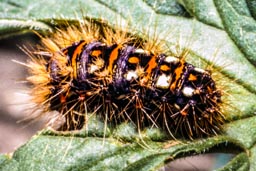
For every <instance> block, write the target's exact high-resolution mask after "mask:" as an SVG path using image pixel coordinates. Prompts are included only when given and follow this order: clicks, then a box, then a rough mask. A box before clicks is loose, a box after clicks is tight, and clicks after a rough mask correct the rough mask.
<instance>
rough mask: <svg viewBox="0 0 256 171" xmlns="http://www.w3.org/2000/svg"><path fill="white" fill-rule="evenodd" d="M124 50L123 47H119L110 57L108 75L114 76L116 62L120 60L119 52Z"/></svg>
mask: <svg viewBox="0 0 256 171" xmlns="http://www.w3.org/2000/svg"><path fill="white" fill-rule="evenodd" d="M121 48H122V45H118V46H117V47H116V48H115V49H113V50H112V52H111V53H110V55H109V63H108V73H109V74H111V75H112V73H113V64H114V61H115V60H116V59H117V58H118V51H119V50H120V49H121Z"/></svg>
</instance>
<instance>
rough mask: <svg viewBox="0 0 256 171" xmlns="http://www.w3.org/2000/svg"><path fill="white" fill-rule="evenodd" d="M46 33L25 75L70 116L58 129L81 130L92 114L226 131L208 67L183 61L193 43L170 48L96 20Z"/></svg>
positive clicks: (172, 130) (47, 105)
mask: <svg viewBox="0 0 256 171" xmlns="http://www.w3.org/2000/svg"><path fill="white" fill-rule="evenodd" d="M41 39H42V45H41V46H40V47H39V48H38V50H36V52H30V51H27V54H29V56H30V57H31V60H30V61H28V63H27V64H26V66H28V68H29V74H30V75H29V76H28V77H27V80H28V81H29V82H30V83H32V90H31V96H32V101H33V102H34V103H35V104H36V106H37V107H36V108H37V109H43V112H42V113H44V112H46V111H58V112H59V113H60V115H61V116H62V117H64V118H65V121H64V123H63V124H62V125H61V127H60V128H59V130H77V129H82V128H83V127H84V126H85V125H86V124H87V119H88V113H92V114H95V115H98V116H100V117H101V118H102V119H104V120H105V121H106V122H107V123H115V124H120V123H123V122H132V123H134V124H135V125H136V126H137V128H138V130H140V129H143V128H145V127H157V128H160V129H162V130H163V131H166V132H167V133H169V134H170V135H178V136H182V137H184V138H189V139H194V138H198V137H205V136H211V135H216V134H218V133H219V132H220V131H221V125H222V124H223V122H224V120H225V117H224V116H223V114H222V112H221V109H220V104H221V103H222V100H221V96H222V93H221V91H220V90H219V89H218V88H217V85H216V82H215V81H214V79H213V78H212V76H211V72H210V71H208V70H204V69H201V68H197V67H196V66H194V65H192V64H190V63H188V62H186V56H187V55H188V53H189V51H188V50H183V51H182V53H181V54H179V55H173V54H172V53H171V52H169V50H168V49H165V48H163V43H162V42H161V41H158V42H154V41H151V40H143V39H139V38H137V37H136V36H134V35H132V34H129V33H127V31H124V30H122V29H118V28H115V29H111V28H109V27H107V26H106V25H101V27H100V26H97V25H96V24H93V23H89V24H88V23H86V24H82V23H80V26H69V27H68V28H67V29H66V30H58V31H57V32H56V33H55V34H54V35H53V36H49V37H43V36H41Z"/></svg>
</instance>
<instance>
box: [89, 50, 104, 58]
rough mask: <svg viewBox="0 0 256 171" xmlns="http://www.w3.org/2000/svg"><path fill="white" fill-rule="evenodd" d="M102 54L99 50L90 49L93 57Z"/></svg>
mask: <svg viewBox="0 0 256 171" xmlns="http://www.w3.org/2000/svg"><path fill="white" fill-rule="evenodd" d="M101 54H102V52H101V50H94V51H92V53H91V55H92V56H95V57H99V56H100V55H101Z"/></svg>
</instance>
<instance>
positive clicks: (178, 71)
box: [170, 60, 185, 91]
mask: <svg viewBox="0 0 256 171" xmlns="http://www.w3.org/2000/svg"><path fill="white" fill-rule="evenodd" d="M184 67H185V65H184V61H183V60H181V61H180V65H179V66H178V67H177V68H176V69H175V71H174V73H175V75H176V76H175V80H174V82H173V83H172V84H171V87H170V88H171V90H172V91H174V90H175V89H176V87H179V86H180V85H177V86H176V84H177V82H178V80H179V79H180V78H181V76H182V74H183V69H184Z"/></svg>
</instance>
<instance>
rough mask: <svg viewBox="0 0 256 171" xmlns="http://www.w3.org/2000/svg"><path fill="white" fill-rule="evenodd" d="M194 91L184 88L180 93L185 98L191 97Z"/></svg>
mask: <svg viewBox="0 0 256 171" xmlns="http://www.w3.org/2000/svg"><path fill="white" fill-rule="evenodd" d="M194 91H195V89H193V88H191V87H184V88H183V89H182V93H183V95H184V96H186V97H191V96H193V94H194Z"/></svg>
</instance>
